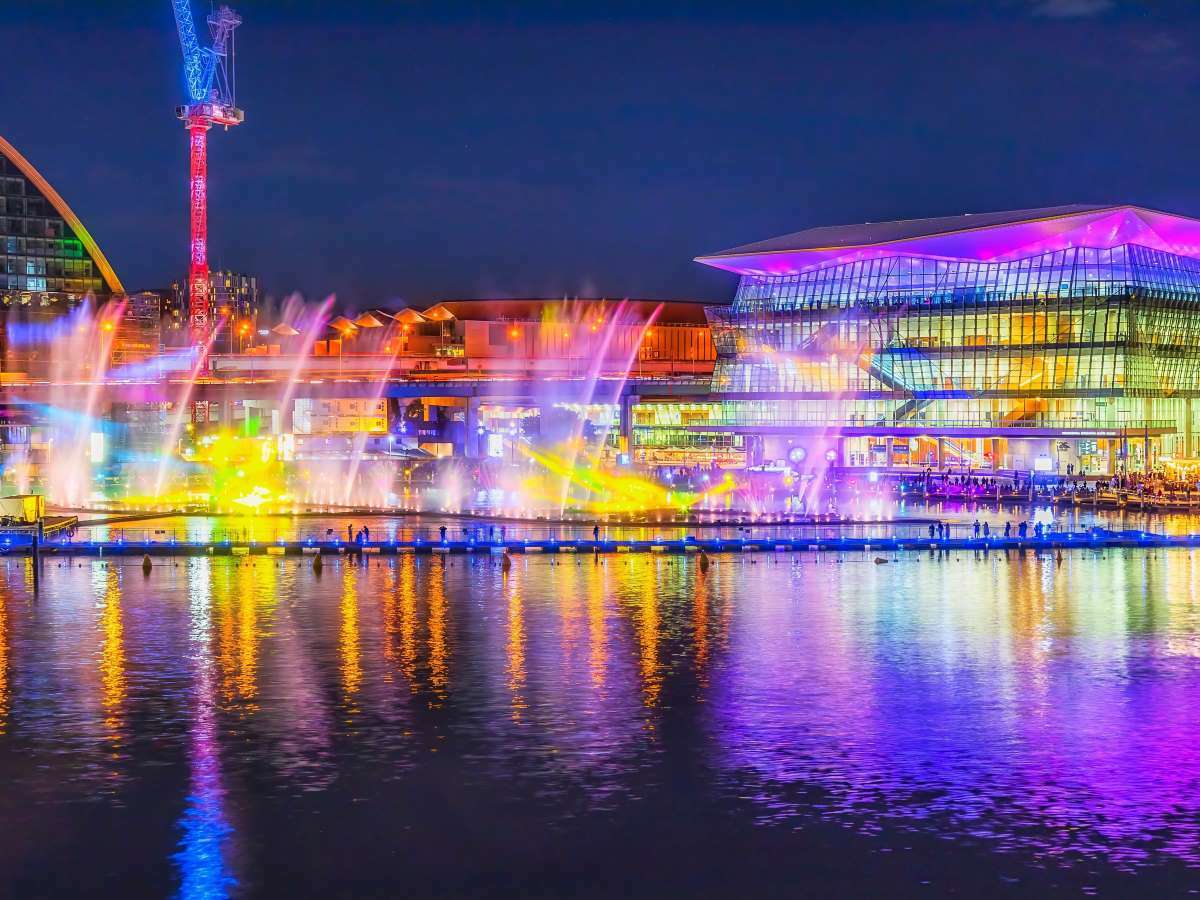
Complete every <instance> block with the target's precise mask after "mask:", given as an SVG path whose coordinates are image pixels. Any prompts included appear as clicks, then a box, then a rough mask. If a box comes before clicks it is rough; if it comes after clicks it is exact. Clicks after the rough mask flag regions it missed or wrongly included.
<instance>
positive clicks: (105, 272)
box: [0, 138, 124, 312]
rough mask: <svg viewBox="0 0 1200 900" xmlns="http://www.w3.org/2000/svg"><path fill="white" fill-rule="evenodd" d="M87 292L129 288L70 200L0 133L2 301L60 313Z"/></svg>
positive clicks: (101, 295) (105, 293)
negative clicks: (67, 201) (114, 269)
mask: <svg viewBox="0 0 1200 900" xmlns="http://www.w3.org/2000/svg"><path fill="white" fill-rule="evenodd" d="M88 293H92V294H94V295H96V296H97V297H98V298H99V299H102V300H103V299H107V297H109V296H111V295H113V294H122V293H124V290H123V288H122V287H121V282H120V281H119V280H118V278H117V275H116V273H115V272H114V271H113V269H112V266H110V265H109V264H108V260H107V259H105V258H104V254H103V253H102V252H101V251H100V248H99V247H98V246H96V242H95V241H94V240H92V236H91V235H90V234H88V231H87V229H86V228H84V227H83V223H82V222H80V221H79V217H78V216H76V215H75V213H74V212H72V211H71V208H70V207H69V206H68V205H67V203H66V201H65V200H63V198H62V197H61V196H59V194H58V192H57V191H55V190H54V188H53V187H51V186H50V184H49V182H47V181H46V179H45V178H43V177H42V175H41V174H40V173H39V172H38V171H37V170H36V169H35V168H34V167H33V165H32V164H31V163H30V162H29V161H28V160H27V159H25V157H24V156H22V155H21V154H20V153H19V152H18V151H17V149H16V148H15V147H13V145H12V144H10V143H8V141H6V140H4V138H0V303H2V304H3V305H4V307H6V308H13V307H27V308H29V309H30V310H44V311H46V312H57V311H59V310H61V309H64V308H66V307H69V306H73V305H75V304H76V303H78V302H79V301H80V300H81V299H83V298H84V297H85V296H87V294H88Z"/></svg>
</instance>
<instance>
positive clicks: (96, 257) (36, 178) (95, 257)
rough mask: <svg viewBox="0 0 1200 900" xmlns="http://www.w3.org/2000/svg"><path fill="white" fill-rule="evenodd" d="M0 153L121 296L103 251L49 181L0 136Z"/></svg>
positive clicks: (120, 289) (108, 283)
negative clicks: (62, 222) (31, 186)
mask: <svg viewBox="0 0 1200 900" xmlns="http://www.w3.org/2000/svg"><path fill="white" fill-rule="evenodd" d="M0 154H3V155H4V156H5V157H7V158H8V161H9V162H11V163H12V164H13V165H14V166H16V167H17V169H19V170H20V172H21V174H22V175H24V176H25V177H26V178H28V179H29V181H30V182H31V183H32V184H33V186H34V187H36V188H37V189H38V191H39V192H40V193H41V195H42V196H43V197H45V198H46V199H47V200H49V201H50V205H51V206H53V207H54V209H55V210H56V211H57V212H58V214H59V215H60V216H62V218H63V221H65V222H66V223H67V225H68V226H69V227H70V229H71V231H72V232H74V234H75V237H77V238H78V239H79V242H80V243H81V244H83V249H84V250H86V251H87V254H88V256H90V257H91V258H92V262H94V263H95V264H96V268H97V269H99V271H100V276H101V277H102V278H103V279H104V283H105V284H107V285H108V289H109V290H110V291H112V292H113V293H114V294H123V293H125V288H124V287H122V285H121V280H120V279H119V278H117V273H116V272H114V271H113V268H112V266H111V265H109V263H108V259H107V258H106V257H105V256H104V253H103V251H101V250H100V248H99V247H98V246H97V245H96V241H95V240H94V239H93V238H92V236H91V235H90V234H89V233H88V230H87V229H86V228H84V227H83V222H81V221H80V220H79V216H77V215H75V212H74V211H73V210H72V209H71V207H69V206H68V205H67V201H66V200H64V199H63V198H62V196H61V195H60V194H59V193H58V191H56V190H55V189H54V188H53V187H51V185H50V182H48V181H47V180H46V179H45V178H43V177H42V173H41V172H39V171H38V170H37V169H35V168H34V167H33V163H31V162H30V161H29V160H27V159H26V158H25V157H24V156H22V155H21V152H20V151H19V150H17V148H16V147H14V146H13V145H12V144H10V143H9V142H8V141H6V140H5V139H4V138H3V137H0Z"/></svg>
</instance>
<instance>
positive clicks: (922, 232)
mask: <svg viewBox="0 0 1200 900" xmlns="http://www.w3.org/2000/svg"><path fill="white" fill-rule="evenodd" d="M1127 243H1138V244H1145V245H1147V246H1151V247H1154V248H1156V249H1161V250H1167V251H1168V252H1172V253H1177V254H1180V255H1183V256H1200V220H1197V219H1193V218H1190V217H1188V216H1180V215H1175V214H1173V213H1165V212H1159V211H1158V210H1153V209H1146V208H1144V207H1140V206H1131V205H1112V204H1109V205H1084V204H1073V205H1068V206H1050V207H1045V208H1041V209H1017V210H1009V211H1007V212H991V213H979V214H974V215H971V214H968V215H961V216H943V217H940V218H933V219H903V220H900V221H896V222H867V223H864V224H861V225H834V226H826V227H821V228H809V229H807V230H805V231H797V232H795V233H794V234H788V235H784V236H783V237H777V238H771V239H769V240H765V241H758V242H757V243H753V244H745V245H743V246H740V247H734V248H732V249H730V250H723V251H721V252H719V253H713V254H710V255H708V256H699V257H697V258H696V261H697V262H700V263H704V264H705V265H709V266H714V267H716V268H719V269H725V270H727V271H730V272H737V273H739V274H743V275H787V274H793V273H795V272H799V271H803V270H804V269H808V268H812V267H814V266H819V265H824V264H827V263H830V262H846V261H851V260H854V259H862V258H871V257H877V256H884V255H897V254H902V253H903V254H909V255H914V256H935V257H942V258H951V259H975V260H981V261H996V260H1006V259H1017V258H1020V257H1023V256H1030V255H1034V254H1038V253H1045V252H1048V251H1051V250H1059V249H1064V248H1066V247H1098V248H1104V247H1114V246H1117V245H1119V244H1127Z"/></svg>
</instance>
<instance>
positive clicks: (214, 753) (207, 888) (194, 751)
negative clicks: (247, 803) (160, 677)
mask: <svg viewBox="0 0 1200 900" xmlns="http://www.w3.org/2000/svg"><path fill="white" fill-rule="evenodd" d="M212 578H213V573H212V571H211V563H210V561H209V560H206V559H196V560H192V561H190V563H189V565H188V578H187V591H188V616H189V629H188V660H189V663H190V666H191V670H192V679H193V689H192V695H191V698H190V704H191V708H192V721H191V728H190V731H189V736H188V763H189V767H190V778H189V783H188V794H187V798H186V800H185V803H184V812H183V815H182V816H181V817H180V819H179V826H178V827H179V832H180V838H179V849H178V851H177V852H176V853H175V855H174V862H175V866H176V868H177V870H178V883H179V892H178V896H179V897H180V898H183V900H215V898H220V897H227V896H229V895H230V893H231V891H232V890H233V889H234V888H235V887H236V886H237V879H236V878H235V877H234V875H233V872H232V870H231V867H230V862H229V854H230V843H231V840H232V835H233V828H232V826H231V825H230V824H229V821H228V819H227V817H226V814H225V788H224V785H223V784H222V777H221V756H220V749H219V741H220V734H219V729H218V725H217V708H218V698H217V683H218V673H217V665H216V660H215V659H214V655H213V647H212V645H213V626H212V613H213V609H212V595H211V584H212Z"/></svg>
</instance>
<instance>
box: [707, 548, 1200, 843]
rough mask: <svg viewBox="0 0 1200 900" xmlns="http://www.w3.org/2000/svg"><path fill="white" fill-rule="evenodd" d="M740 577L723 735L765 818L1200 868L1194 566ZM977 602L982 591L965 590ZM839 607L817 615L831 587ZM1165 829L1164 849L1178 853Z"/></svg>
mask: <svg viewBox="0 0 1200 900" xmlns="http://www.w3.org/2000/svg"><path fill="white" fill-rule="evenodd" d="M1158 557H1159V558H1155V557H1152V556H1149V555H1147V554H1110V555H1109V558H1108V559H1106V560H1100V559H1097V558H1095V557H1092V556H1091V555H1090V554H1089V556H1088V557H1081V556H1074V557H1072V558H1070V559H1069V560H1068V561H1067V562H1066V563H1065V564H1058V563H1056V562H1055V561H1054V560H1053V559H1050V558H1049V557H1048V556H1047V557H1042V558H1033V557H1024V556H1023V557H1018V558H1017V559H1016V560H1015V561H1012V562H1004V561H1003V560H1002V559H1001V558H1000V557H999V556H998V555H995V554H993V555H992V558H990V559H989V558H986V557H982V558H975V559H972V558H969V557H965V558H962V559H959V560H956V561H953V560H952V561H949V562H947V563H946V564H943V565H942V566H940V567H930V566H926V565H922V564H920V563H910V564H908V565H904V566H900V567H895V566H894V567H891V568H890V569H889V571H888V572H887V574H886V575H884V574H883V573H881V572H880V571H879V568H880V567H875V566H870V565H868V564H866V563H865V562H864V561H860V562H858V564H855V565H853V569H852V570H853V572H854V579H853V580H854V582H857V589H856V593H858V594H859V599H857V600H851V598H850V597H849V596H848V591H847V588H848V587H849V585H850V584H851V583H852V582H851V581H850V579H849V578H848V577H847V576H848V574H849V572H850V571H851V567H850V564H847V565H845V566H843V567H842V568H840V569H833V568H831V567H826V568H824V569H822V568H818V567H810V569H809V572H808V573H807V574H808V578H807V579H806V582H805V590H803V592H801V591H799V590H796V588H797V587H798V585H795V586H794V588H793V591H790V592H786V591H779V590H778V588H777V587H776V588H775V589H772V587H771V584H770V582H771V581H772V579H773V576H774V575H775V569H774V567H771V568H770V569H761V570H753V569H750V570H749V571H747V573H746V574H747V576H748V577H749V580H748V582H747V583H746V585H745V590H746V592H754V591H756V589H757V593H758V596H759V598H760V599H759V601H758V602H757V603H755V604H753V605H743V606H742V607H741V608H740V609H739V620H740V621H738V622H737V623H735V638H734V641H735V643H734V645H733V646H732V647H731V652H730V657H729V659H728V665H727V668H726V669H725V672H724V674H723V677H722V679H721V682H720V685H719V695H720V696H719V701H718V703H717V704H716V708H715V713H714V716H713V721H712V727H713V735H714V740H715V741H716V742H717V743H718V745H719V746H720V747H721V749H722V760H723V769H724V773H725V778H726V779H727V780H728V781H729V783H730V784H731V785H737V787H738V789H744V788H745V786H746V785H747V783H749V784H752V785H754V788H753V796H754V797H755V802H756V804H757V805H758V807H759V810H760V813H761V815H762V818H763V819H764V821H777V820H780V819H783V820H789V819H792V818H796V817H804V816H811V815H813V814H814V813H816V814H818V815H820V816H821V817H824V818H836V819H839V820H843V821H846V822H848V823H851V824H854V825H855V826H857V827H859V828H862V829H864V830H869V831H870V830H878V829H880V828H882V827H884V826H886V825H889V824H903V825H905V826H908V827H917V828H924V829H936V830H938V831H941V832H944V833H958V834H960V835H962V836H964V837H967V838H971V839H974V840H978V841H985V842H987V843H988V844H989V845H992V846H999V847H1003V848H1006V849H1024V850H1033V851H1035V852H1037V853H1039V854H1044V855H1045V857H1047V858H1061V857H1079V856H1084V857H1087V856H1104V857H1107V858H1108V859H1109V860H1110V861H1112V862H1115V863H1117V864H1118V865H1128V864H1133V863H1137V862H1141V861H1145V860H1147V859H1149V858H1150V856H1151V855H1152V854H1162V853H1170V854H1175V855H1179V856H1182V857H1184V858H1185V859H1187V860H1188V861H1191V862H1196V861H1200V856H1198V855H1197V844H1196V843H1195V840H1196V837H1197V836H1198V835H1197V826H1196V821H1197V820H1196V814H1197V812H1200V795H1198V793H1197V789H1196V782H1195V780H1194V779H1195V777H1196V775H1197V774H1198V773H1200V765H1198V764H1200V752H1198V751H1197V750H1196V741H1197V738H1200V723H1197V722H1196V721H1195V720H1194V718H1193V717H1192V716H1190V715H1189V714H1188V713H1187V709H1188V707H1189V705H1190V700H1189V698H1191V697H1194V696H1195V692H1196V691H1197V690H1200V667H1197V666H1196V665H1194V657H1192V656H1191V655H1190V654H1189V655H1188V656H1187V657H1186V658H1184V659H1180V658H1179V657H1176V656H1174V655H1173V654H1171V653H1170V652H1169V651H1170V648H1171V647H1172V646H1173V645H1174V644H1175V641H1176V638H1175V637H1174V635H1175V634H1176V633H1177V632H1182V633H1183V634H1184V635H1186V637H1184V644H1185V646H1188V647H1191V646H1193V645H1194V638H1193V635H1194V634H1195V633H1196V627H1197V624H1200V623H1198V622H1197V615H1196V608H1195V605H1194V600H1193V598H1194V597H1195V594H1194V593H1192V592H1191V591H1190V590H1189V591H1188V592H1187V593H1175V592H1167V591H1165V590H1162V589H1160V588H1158V587H1157V586H1156V583H1157V582H1158V581H1159V580H1160V579H1161V576H1162V574H1163V571H1162V570H1163V568H1164V566H1166V567H1167V570H1168V572H1170V573H1171V575H1170V578H1171V580H1175V581H1182V582H1185V583H1187V584H1188V585H1191V584H1192V583H1193V578H1194V573H1193V571H1192V570H1193V569H1194V567H1195V557H1194V556H1193V555H1191V554H1179V555H1175V556H1171V557H1169V559H1168V557H1167V556H1166V555H1164V554H1159V555H1158ZM964 586H969V589H966V590H965V589H964ZM838 591H840V592H841V593H842V596H841V598H840V601H839V602H838V603H835V604H832V605H830V604H828V603H826V602H823V601H822V599H821V598H822V597H828V596H830V595H831V594H832V593H834V592H838ZM1163 835H1169V838H1166V839H1164V838H1163Z"/></svg>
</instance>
